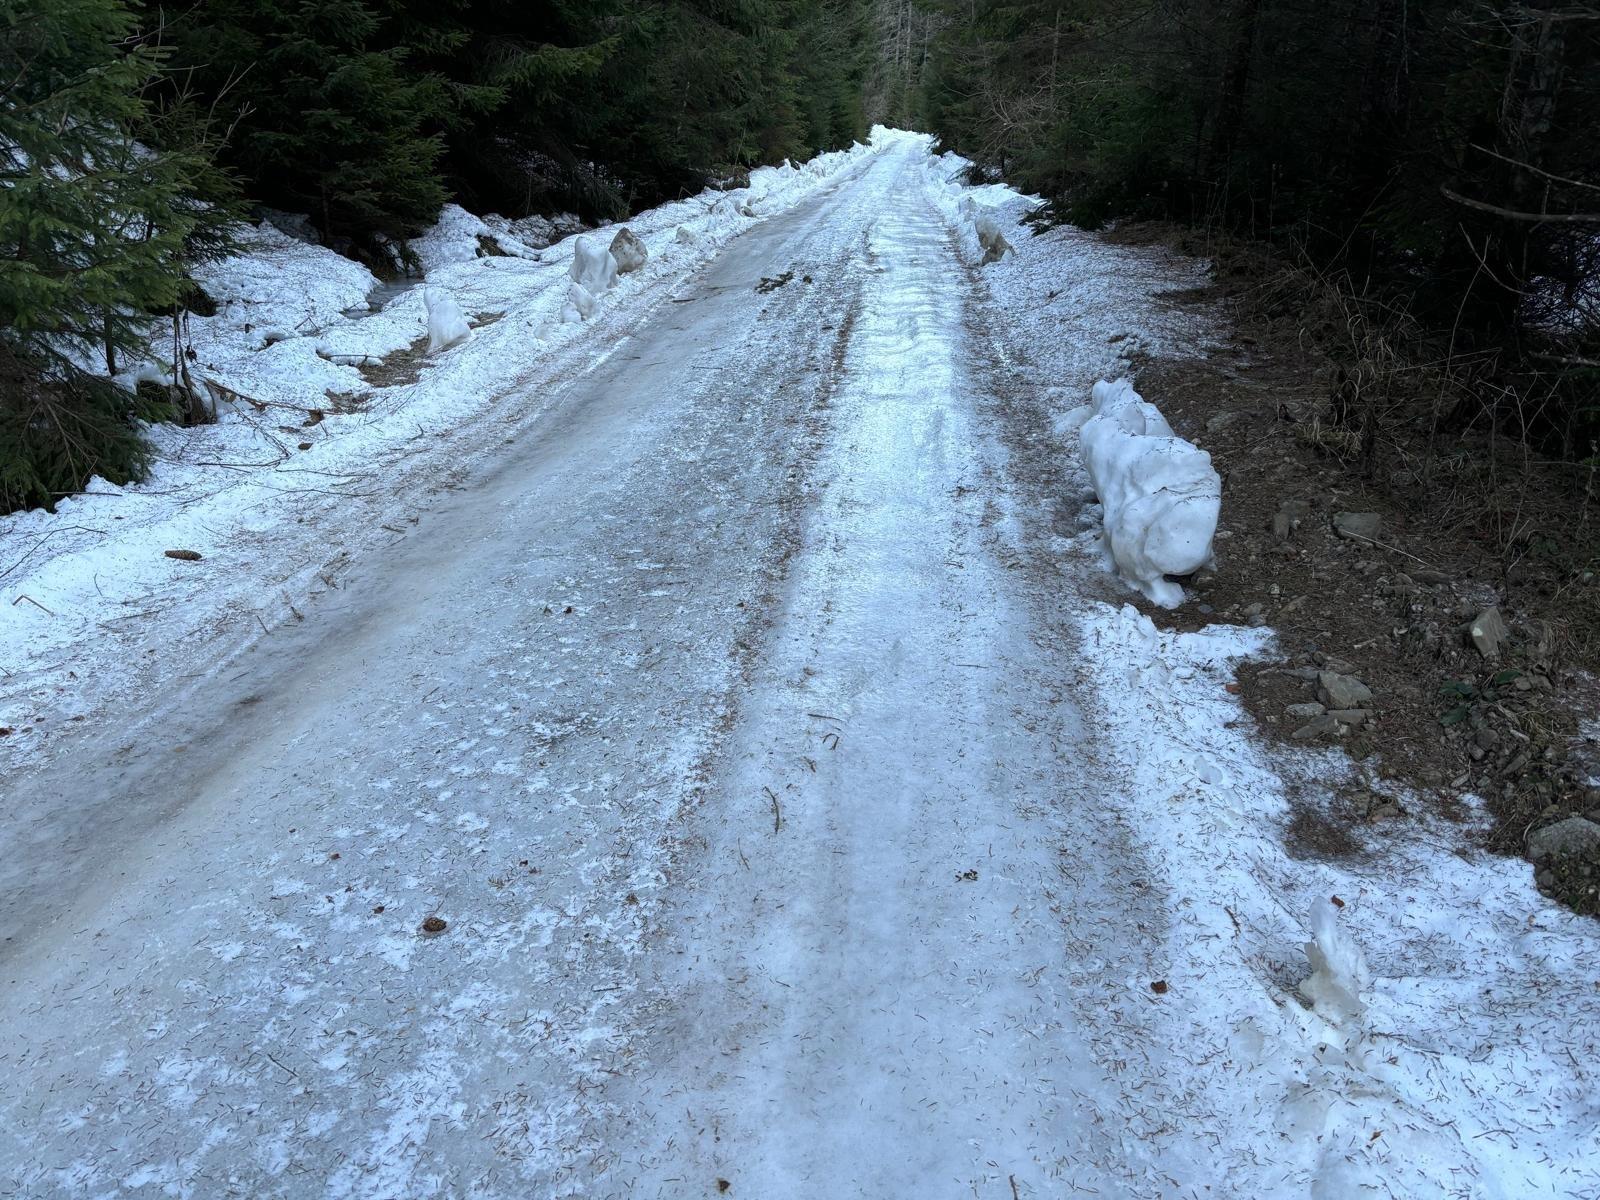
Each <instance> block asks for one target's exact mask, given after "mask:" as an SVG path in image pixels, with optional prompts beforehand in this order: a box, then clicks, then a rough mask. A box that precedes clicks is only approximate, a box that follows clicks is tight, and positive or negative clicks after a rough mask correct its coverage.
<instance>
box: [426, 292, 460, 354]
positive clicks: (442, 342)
mask: <svg viewBox="0 0 1600 1200" xmlns="http://www.w3.org/2000/svg"><path fill="white" fill-rule="evenodd" d="M422 303H423V304H424V305H425V306H426V307H427V309H428V353H429V354H437V353H438V352H439V351H440V350H443V349H445V348H446V347H447V346H454V345H455V344H456V343H457V342H463V341H466V339H467V338H468V337H469V336H470V335H471V333H472V326H470V325H468V324H467V314H466V313H464V312H462V311H461V306H460V305H459V304H457V303H456V302H455V300H454V299H453V298H452V297H451V296H450V295H448V294H447V293H445V292H442V291H440V290H439V289H438V288H428V289H426V290H425V291H424V292H423V293H422Z"/></svg>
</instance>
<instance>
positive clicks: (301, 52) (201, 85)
mask: <svg viewBox="0 0 1600 1200" xmlns="http://www.w3.org/2000/svg"><path fill="white" fill-rule="evenodd" d="M145 21H146V24H147V27H148V28H149V29H150V30H151V31H152V33H153V34H155V35H157V36H159V37H160V39H161V40H162V42H163V43H164V44H165V45H167V46H169V47H170V48H171V51H172V56H173V67H174V73H173V77H172V78H173V84H172V86H173V87H174V88H176V87H177V86H178V85H180V84H181V85H182V86H183V87H184V88H186V89H187V90H188V92H189V94H191V95H192V96H193V97H195V98H196V100H198V101H201V102H204V103H207V104H209V105H212V106H215V107H216V108H218V109H220V110H221V111H223V112H225V113H227V114H229V115H230V117H231V118H234V119H236V120H237V125H236V127H235V128H234V131H233V135H232V136H231V137H230V139H229V141H228V144H227V146H226V147H225V148H224V150H223V161H224V162H225V163H227V164H228V165H229V166H231V167H233V168H234V169H235V170H237V172H238V173H239V175H240V176H241V177H242V178H243V179H244V180H245V182H246V186H247V188H248V190H249V192H250V195H251V196H252V197H253V198H254V199H256V200H259V201H261V202H263V203H265V204H268V205H270V206H272V207H275V208H280V209H285V210H288V211H291V212H300V213H306V214H308V215H310V216H311V218H312V219H313V220H314V221H315V222H316V223H317V226H318V228H319V229H321V231H322V232H323V234H324V235H325V236H326V237H327V239H328V241H329V243H330V244H331V245H333V246H335V247H337V248H341V249H350V250H353V251H354V252H356V253H358V254H361V255H363V256H365V257H368V258H369V259H371V260H372V261H374V262H375V263H378V264H380V265H386V264H387V262H388V261H389V260H390V258H391V255H390V254H389V252H388V251H387V250H386V248H385V247H386V245H387V244H390V243H401V242H403V241H404V240H405V239H406V238H408V237H411V236H412V235H414V234H417V233H419V232H421V231H422V230H423V229H424V228H425V227H426V226H427V225H428V224H429V223H430V222H431V221H433V220H434V218H436V217H437V216H438V213H439V209H440V207H441V206H442V205H443V204H444V201H445V198H446V193H445V188H444V185H443V182H442V181H441V179H440V177H439V172H438V164H439V158H440V153H441V144H440V138H439V135H438V133H437V132H436V126H437V125H438V124H439V123H440V122H441V121H442V120H443V118H444V116H445V115H446V114H447V112H448V111H449V109H450V103H449V98H448V97H447V95H446V87H445V82H444V81H442V80H440V79H438V78H436V77H435V76H433V75H431V74H426V73H421V74H419V73H417V72H415V71H413V70H411V69H410V67H409V65H408V63H407V54H408V48H407V47H402V46H389V45H385V44H384V41H383V35H384V29H385V21H384V16H383V14H382V13H381V12H380V11H378V10H377V9H376V8H375V7H374V6H373V5H371V4H368V3H363V0H208V3H205V4H198V5H192V6H189V7H186V8H183V9H180V10H176V11H172V12H168V11H166V10H163V9H161V8H159V7H158V6H153V5H152V6H147V8H146V12H145Z"/></svg>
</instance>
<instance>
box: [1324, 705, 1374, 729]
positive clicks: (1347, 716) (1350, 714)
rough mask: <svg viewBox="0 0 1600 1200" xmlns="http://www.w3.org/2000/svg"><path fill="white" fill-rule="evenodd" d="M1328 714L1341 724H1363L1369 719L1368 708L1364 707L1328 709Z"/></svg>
mask: <svg viewBox="0 0 1600 1200" xmlns="http://www.w3.org/2000/svg"><path fill="white" fill-rule="evenodd" d="M1328 715H1329V716H1330V717H1332V718H1333V719H1334V720H1335V721H1337V722H1339V724H1341V725H1352V726H1353V725H1362V724H1365V723H1366V720H1367V715H1368V714H1367V710H1366V709H1364V708H1335V709H1330V710H1329V711H1328Z"/></svg>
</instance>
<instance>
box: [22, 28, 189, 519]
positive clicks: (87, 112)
mask: <svg viewBox="0 0 1600 1200" xmlns="http://www.w3.org/2000/svg"><path fill="white" fill-rule="evenodd" d="M158 59H159V54H158V52H157V51H155V50H154V49H153V48H151V47H150V46H148V45H146V44H144V43H142V42H140V41H139V40H138V39H136V38H135V37H134V36H133V22H132V19H131V17H130V14H129V13H128V11H127V10H126V9H125V8H124V7H123V5H122V4H121V3H119V2H118V0H0V511H11V510H14V509H17V508H24V507H34V506H38V505H43V506H45V507H51V506H53V504H54V502H55V500H56V499H58V498H59V497H60V496H62V495H63V494H66V493H69V492H72V491H75V490H77V489H79V488H81V487H82V486H83V484H84V483H85V481H86V480H88V479H89V478H90V477H91V476H92V475H97V474H98V475H102V476H104V477H106V478H108V479H110V480H111V481H113V482H115V483H124V482H127V481H129V480H132V479H135V478H137V477H138V476H139V474H140V473H141V471H142V469H143V467H144V465H145V462H146V451H145V448H144V444H143V442H142V439H141V437H140V435H139V431H138V428H137V424H136V421H135V417H136V416H137V415H140V414H139V411H138V401H137V399H136V396H135V393H134V392H133V391H131V390H130V389H129V388H128V387H126V386H124V385H123V384H122V383H121V382H119V381H117V380H115V379H113V378H112V377H111V376H113V375H115V374H116V373H117V372H119V371H123V370H125V369H126V368H128V367H129V366H132V365H134V364H135V363H137V362H138V360H140V359H141V358H143V357H145V355H146V348H147V345H148V337H149V332H150V326H151V317H152V314H155V313H158V312H161V311H163V310H165V311H171V310H173V309H174V306H176V305H177V304H178V302H179V300H180V298H181V293H182V289H183V280H184V275H183V262H184V257H185V252H186V247H187V246H188V243H189V239H190V238H191V237H192V236H193V235H195V233H196V232H197V230H199V229H200V228H201V227H202V226H203V225H204V224H205V223H206V220H207V218H206V217H205V214H204V211H203V209H202V207H201V206H200V205H199V204H198V202H197V201H196V200H195V199H194V197H193V195H192V192H191V189H190V187H189V182H188V181H189V179H191V178H193V177H194V176H195V175H196V174H198V173H201V172H203V171H204V170H206V169H207V168H206V167H205V164H204V163H203V162H202V161H201V160H200V159H199V158H198V157H197V156H195V155H193V154H189V153H184V152H178V151H174V152H162V151H159V150H156V149H154V148H152V147H151V146H149V145H148V144H146V143H145V142H144V141H142V140H141V138H140V134H141V131H143V130H146V129H148V128H149V125H148V122H149V117H150V112H149V110H148V107H147V106H146V104H145V102H144V100H143V99H142V94H141V93H142V89H143V88H144V87H145V85H146V84H147V83H148V82H149V81H150V79H151V78H152V77H153V76H154V75H155V74H156V72H157V70H158V65H159V64H158ZM145 415H151V414H145Z"/></svg>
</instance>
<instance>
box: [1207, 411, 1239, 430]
mask: <svg viewBox="0 0 1600 1200" xmlns="http://www.w3.org/2000/svg"><path fill="white" fill-rule="evenodd" d="M1243 415H1244V414H1243V413H1236V412H1223V413H1217V414H1216V415H1215V416H1212V417H1209V418H1207V420H1206V432H1207V433H1221V432H1222V431H1223V430H1224V429H1226V428H1227V427H1228V426H1229V425H1232V424H1233V423H1234V422H1235V421H1237V420H1238V419H1239V418H1240V417H1241V416H1243Z"/></svg>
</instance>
